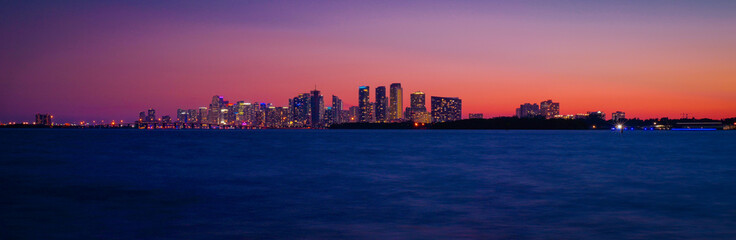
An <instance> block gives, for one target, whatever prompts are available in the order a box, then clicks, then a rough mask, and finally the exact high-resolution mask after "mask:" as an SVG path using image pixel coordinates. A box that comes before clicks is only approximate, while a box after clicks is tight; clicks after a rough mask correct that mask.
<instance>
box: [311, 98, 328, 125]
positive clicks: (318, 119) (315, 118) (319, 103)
mask: <svg viewBox="0 0 736 240" xmlns="http://www.w3.org/2000/svg"><path fill="white" fill-rule="evenodd" d="M311 103H312V106H311V107H312V110H311V114H312V115H311V120H312V122H311V123H312V127H324V124H323V123H322V118H323V116H324V115H325V102H324V99H323V97H322V95H320V92H319V91H318V90H317V89H315V90H313V91H312V98H311Z"/></svg>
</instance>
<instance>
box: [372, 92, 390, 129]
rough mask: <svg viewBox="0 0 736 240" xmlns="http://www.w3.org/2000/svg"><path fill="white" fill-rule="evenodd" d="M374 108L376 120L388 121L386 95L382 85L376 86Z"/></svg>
mask: <svg viewBox="0 0 736 240" xmlns="http://www.w3.org/2000/svg"><path fill="white" fill-rule="evenodd" d="M374 109H375V110H374V112H375V114H374V116H375V117H376V122H387V121H388V97H386V87H384V86H380V87H377V88H376V104H375V108H374Z"/></svg>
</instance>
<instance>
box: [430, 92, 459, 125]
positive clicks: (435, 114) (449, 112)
mask: <svg viewBox="0 0 736 240" xmlns="http://www.w3.org/2000/svg"><path fill="white" fill-rule="evenodd" d="M460 119H462V100H460V98H456V97H432V122H447V121H457V120H460Z"/></svg>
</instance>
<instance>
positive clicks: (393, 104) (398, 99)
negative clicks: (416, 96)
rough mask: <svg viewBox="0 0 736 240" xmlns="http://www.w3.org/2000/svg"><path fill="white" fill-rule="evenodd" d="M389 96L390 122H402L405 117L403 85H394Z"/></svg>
mask: <svg viewBox="0 0 736 240" xmlns="http://www.w3.org/2000/svg"><path fill="white" fill-rule="evenodd" d="M390 88H391V89H390V93H389V94H390V96H389V111H388V112H389V120H390V121H401V119H402V118H403V117H404V112H403V110H404V90H403V89H402V88H401V83H392V84H391V86H390Z"/></svg>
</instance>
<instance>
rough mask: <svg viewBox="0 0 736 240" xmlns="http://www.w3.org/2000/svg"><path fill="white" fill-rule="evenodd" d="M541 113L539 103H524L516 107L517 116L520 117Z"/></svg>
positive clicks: (531, 116)
mask: <svg viewBox="0 0 736 240" xmlns="http://www.w3.org/2000/svg"><path fill="white" fill-rule="evenodd" d="M539 115H540V113H539V105H537V104H536V103H535V104H531V103H524V104H521V105H519V108H517V109H516V117H518V118H533V117H536V116H539Z"/></svg>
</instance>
